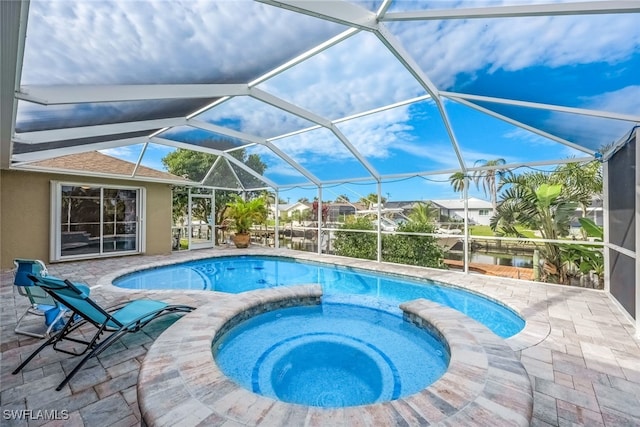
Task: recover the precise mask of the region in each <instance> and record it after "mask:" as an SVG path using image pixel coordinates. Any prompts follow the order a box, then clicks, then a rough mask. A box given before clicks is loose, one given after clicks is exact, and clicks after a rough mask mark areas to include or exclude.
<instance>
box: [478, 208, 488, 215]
mask: <svg viewBox="0 0 640 427" xmlns="http://www.w3.org/2000/svg"><path fill="white" fill-rule="evenodd" d="M479 215H480V216H489V209H480V212H479Z"/></svg>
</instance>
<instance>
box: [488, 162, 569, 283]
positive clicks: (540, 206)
mask: <svg viewBox="0 0 640 427" xmlns="http://www.w3.org/2000/svg"><path fill="white" fill-rule="evenodd" d="M504 182H508V183H509V184H511V187H509V188H508V189H506V190H505V191H504V192H503V194H502V196H501V199H500V203H499V204H498V207H497V211H496V214H495V215H494V216H493V217H492V218H491V224H490V225H491V229H492V230H494V231H495V232H497V233H498V234H500V235H504V236H515V237H523V236H522V234H521V233H520V231H519V230H518V228H517V227H516V224H521V225H524V226H525V227H526V228H529V229H531V230H538V231H539V232H540V235H541V237H542V238H543V239H549V240H557V239H560V238H561V237H564V236H567V235H568V233H569V228H570V225H571V219H572V218H573V216H574V214H575V210H576V207H577V203H575V202H574V201H572V200H570V199H569V198H568V196H569V195H567V194H565V193H563V186H562V185H561V184H550V183H549V177H548V176H546V175H544V174H527V175H520V176H517V177H515V176H514V177H508V178H506V179H505V181H504ZM540 255H541V256H542V258H543V260H544V265H543V268H542V280H543V281H548V282H553V283H566V282H567V269H566V266H565V265H564V261H565V260H564V259H563V256H562V254H561V250H560V246H559V245H558V244H556V243H551V242H545V243H542V244H541V247H540Z"/></svg>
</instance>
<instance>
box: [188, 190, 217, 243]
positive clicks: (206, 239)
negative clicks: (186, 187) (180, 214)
mask: <svg viewBox="0 0 640 427" xmlns="http://www.w3.org/2000/svg"><path fill="white" fill-rule="evenodd" d="M213 230H214V221H213V196H212V195H210V194H194V193H190V194H189V249H201V248H212V247H213Z"/></svg>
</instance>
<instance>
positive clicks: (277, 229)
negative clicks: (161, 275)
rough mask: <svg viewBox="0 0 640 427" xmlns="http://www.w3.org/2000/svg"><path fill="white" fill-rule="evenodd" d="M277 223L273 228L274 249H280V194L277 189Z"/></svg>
mask: <svg viewBox="0 0 640 427" xmlns="http://www.w3.org/2000/svg"><path fill="white" fill-rule="evenodd" d="M275 216H276V218H275V219H276V221H275V224H274V226H273V247H274V248H279V247H280V193H279V192H278V190H277V189H276V210H275Z"/></svg>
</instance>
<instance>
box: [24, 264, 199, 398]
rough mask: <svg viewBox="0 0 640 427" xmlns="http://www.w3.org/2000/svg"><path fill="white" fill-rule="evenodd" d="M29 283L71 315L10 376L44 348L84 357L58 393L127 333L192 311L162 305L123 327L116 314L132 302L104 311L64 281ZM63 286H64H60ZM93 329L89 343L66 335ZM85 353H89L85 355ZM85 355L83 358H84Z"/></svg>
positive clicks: (45, 279) (32, 278)
mask: <svg viewBox="0 0 640 427" xmlns="http://www.w3.org/2000/svg"><path fill="white" fill-rule="evenodd" d="M28 277H29V279H31V280H32V281H33V282H34V284H35V285H36V286H39V287H41V288H42V289H44V290H45V291H46V292H47V293H48V294H50V295H51V296H52V297H53V298H54V299H55V300H56V301H59V302H60V303H61V304H64V305H65V306H66V307H68V309H69V310H70V311H71V315H70V316H69V318H68V320H67V321H66V323H65V324H64V327H63V328H62V329H61V330H60V331H58V332H57V333H56V334H55V335H53V336H51V337H50V338H49V339H47V341H45V342H44V343H43V344H42V345H41V346H40V347H38V348H37V349H36V350H35V351H34V352H33V353H31V355H29V356H28V357H27V358H26V359H25V360H24V361H23V362H22V363H21V364H20V365H19V366H18V367H17V368H16V369H15V370H14V371H13V374H14V375H15V374H17V373H18V372H20V371H21V370H22V368H24V367H25V366H26V365H27V364H28V363H29V362H30V361H31V360H32V359H33V358H34V357H35V356H36V355H38V353H40V352H41V351H42V350H43V349H44V348H46V347H48V346H49V345H51V346H52V347H53V349H54V350H55V351H59V352H62V353H66V354H70V355H72V356H81V355H85V356H84V357H83V358H82V360H80V362H79V363H78V364H77V365H76V366H75V367H74V368H73V370H72V371H71V372H70V373H69V374H68V375H67V376H66V377H65V379H64V380H63V381H62V382H61V383H60V384H59V385H58V387H56V390H57V391H60V390H61V389H62V387H64V386H65V385H66V384H67V383H68V382H69V380H71V378H73V376H74V375H75V374H76V373H78V371H80V369H81V368H82V367H83V366H84V364H85V363H87V362H88V361H89V359H91V358H93V357H96V356H98V355H100V354H101V353H102V352H103V351H105V350H106V349H107V348H108V347H109V346H110V345H111V344H113V343H115V342H116V341H117V340H118V339H120V338H121V337H123V336H124V335H126V334H129V333H135V332H138V331H140V330H142V329H143V328H144V327H145V326H146V325H148V324H149V323H150V322H152V321H153V320H155V319H157V318H159V317H162V316H165V315H167V314H171V313H188V312H191V311H192V310H194V307H190V306H186V305H165V306H164V307H162V308H160V309H157V310H153V311H149V312H146V313H144V314H142V315H140V316H138V317H137V318H135V319H133V320H131V321H130V322H128V323H122V322H120V321H118V320H117V319H116V318H115V317H114V314H116V313H117V311H118V310H120V309H122V308H124V307H125V306H127V305H128V304H131V303H132V302H134V301H135V300H134V301H128V302H125V303H122V304H119V305H116V306H113V307H110V308H108V309H103V308H102V307H101V306H100V305H99V304H97V303H96V302H95V301H93V300H92V299H91V298H89V297H88V296H87V295H84V293H83V292H82V290H80V289H78V287H76V286H75V285H74V284H73V283H72V282H70V281H69V280H67V279H65V280H64V281H59V280H56V281H59V282H61V284H57V283H47V278H46V277H36V276H34V275H31V274H29V275H28ZM62 283H63V284H64V285H62ZM62 290H68V291H71V292H72V293H73V294H75V295H74V297H75V298H78V299H82V300H84V301H85V302H86V303H88V304H89V305H90V306H91V308H93V309H94V310H96V311H97V312H98V314H99V315H100V316H104V319H105V320H104V321H102V322H100V321H96V319H93V318H92V317H91V316H90V315H87V314H86V313H84V312H83V311H82V309H80V308H78V307H77V305H76V304H74V300H73V298H68V297H66V298H65V297H64V296H61V295H60V294H59V293H58V292H59V291H62ZM86 324H91V325H93V326H94V327H95V328H96V329H97V331H96V332H95V334H94V335H93V337H91V338H90V339H89V340H85V339H82V338H78V337H75V336H74V337H70V336H69V335H70V334H71V333H72V332H74V331H76V330H77V329H78V328H80V327H82V326H84V325H86ZM104 333H111V334H110V335H109V336H107V337H105V338H104V339H102V340H101V336H102V334H104ZM63 341H71V342H73V343H77V344H82V345H83V346H84V347H83V348H82V349H81V350H79V351H74V350H68V349H64V348H60V347H59V344H60V343H62V342H63ZM87 352H88V353H87ZM85 353H86V354H85Z"/></svg>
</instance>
